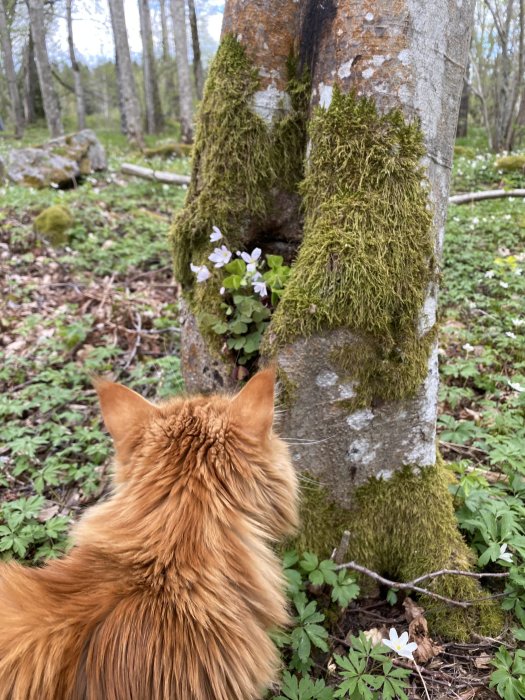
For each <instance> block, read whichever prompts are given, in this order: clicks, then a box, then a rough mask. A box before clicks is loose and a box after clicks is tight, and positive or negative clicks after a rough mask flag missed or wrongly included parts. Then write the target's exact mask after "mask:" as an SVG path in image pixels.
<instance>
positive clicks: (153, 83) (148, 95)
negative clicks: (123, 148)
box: [138, 0, 163, 134]
mask: <svg viewBox="0 0 525 700" xmlns="http://www.w3.org/2000/svg"><path fill="white" fill-rule="evenodd" d="M138 5H139V17H140V35H141V38H142V74H143V78H144V102H145V106H146V131H147V133H148V134H156V133H157V132H159V131H160V130H161V129H162V125H163V118H162V110H161V106H160V94H159V85H158V80H157V70H156V65H155V54H154V51H153V34H152V31H151V16H150V8H149V2H148V0H138Z"/></svg>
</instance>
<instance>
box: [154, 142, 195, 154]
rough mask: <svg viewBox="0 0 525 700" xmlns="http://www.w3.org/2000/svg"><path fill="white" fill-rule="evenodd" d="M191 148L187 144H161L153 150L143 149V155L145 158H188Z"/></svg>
mask: <svg viewBox="0 0 525 700" xmlns="http://www.w3.org/2000/svg"><path fill="white" fill-rule="evenodd" d="M191 148H192V147H191V145H190V144H187V143H162V144H160V145H159V146H155V147H154V148H145V149H144V150H143V154H144V157H145V158H171V157H173V156H175V157H176V158H189V157H190V156H191Z"/></svg>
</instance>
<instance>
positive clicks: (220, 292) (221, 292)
mask: <svg viewBox="0 0 525 700" xmlns="http://www.w3.org/2000/svg"><path fill="white" fill-rule="evenodd" d="M225 291H226V290H225V288H224V287H221V288H220V289H219V294H220V295H221V296H222V295H223V294H224V292H225Z"/></svg>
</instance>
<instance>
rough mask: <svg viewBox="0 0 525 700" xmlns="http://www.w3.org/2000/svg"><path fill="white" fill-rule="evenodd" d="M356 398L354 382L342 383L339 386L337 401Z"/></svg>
mask: <svg viewBox="0 0 525 700" xmlns="http://www.w3.org/2000/svg"><path fill="white" fill-rule="evenodd" d="M354 396H356V390H355V382H344V383H343V384H341V385H340V386H339V399H353V398H354Z"/></svg>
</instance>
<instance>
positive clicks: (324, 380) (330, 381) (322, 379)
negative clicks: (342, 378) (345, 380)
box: [315, 370, 339, 389]
mask: <svg viewBox="0 0 525 700" xmlns="http://www.w3.org/2000/svg"><path fill="white" fill-rule="evenodd" d="M338 379H339V377H338V376H337V374H336V373H335V372H330V370H325V371H324V372H321V373H320V374H318V375H317V377H316V378H315V383H316V384H317V386H320V387H321V388H322V389H326V388H327V387H329V386H334V384H336V383H337V380H338Z"/></svg>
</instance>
